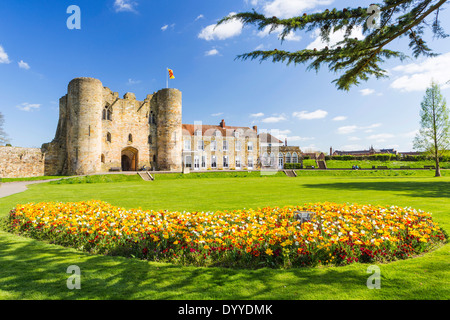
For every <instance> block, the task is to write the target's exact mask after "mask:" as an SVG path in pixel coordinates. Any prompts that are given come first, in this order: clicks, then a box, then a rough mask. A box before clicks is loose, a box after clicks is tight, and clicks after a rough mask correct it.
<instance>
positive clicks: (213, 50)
mask: <svg viewBox="0 0 450 320" xmlns="http://www.w3.org/2000/svg"><path fill="white" fill-rule="evenodd" d="M218 54H219V51H218V50H217V49H211V50H209V51H206V52H205V56H215V55H218Z"/></svg>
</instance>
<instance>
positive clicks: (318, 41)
mask: <svg viewBox="0 0 450 320" xmlns="http://www.w3.org/2000/svg"><path fill="white" fill-rule="evenodd" d="M344 35H345V30H342V29H341V30H338V31H336V32H333V33H331V34H330V42H324V41H323V40H322V38H321V37H320V30H319V29H316V30H315V31H314V32H313V33H312V35H311V37H312V38H315V40H314V41H313V42H311V43H310V44H309V45H308V46H307V47H306V49H308V50H313V49H314V48H315V49H317V50H321V49H324V48H325V47H327V46H328V47H329V48H332V47H334V46H336V45H337V43H338V42H340V41H342V40H344ZM350 38H358V39H360V40H361V39H364V35H363V33H362V27H356V28H353V31H352V33H351V35H350Z"/></svg>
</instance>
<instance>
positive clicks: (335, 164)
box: [327, 160, 450, 169]
mask: <svg viewBox="0 0 450 320" xmlns="http://www.w3.org/2000/svg"><path fill="white" fill-rule="evenodd" d="M354 165H355V166H356V165H357V166H359V167H360V168H363V169H371V168H372V167H373V166H375V167H378V166H386V167H388V168H393V169H395V168H396V169H399V168H400V167H403V166H406V167H410V168H422V169H423V167H424V166H434V165H436V164H435V163H434V161H432V160H427V161H374V160H355V161H344V160H328V161H327V167H328V168H331V169H333V168H337V169H345V168H351V167H352V166H354ZM439 166H440V167H441V168H442V169H450V162H441V163H440V164H439Z"/></svg>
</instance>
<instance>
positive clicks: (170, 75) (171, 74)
mask: <svg viewBox="0 0 450 320" xmlns="http://www.w3.org/2000/svg"><path fill="white" fill-rule="evenodd" d="M167 70H168V71H169V78H170V79H175V76H174V75H173V70H172V69H167Z"/></svg>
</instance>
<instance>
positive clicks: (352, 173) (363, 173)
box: [295, 169, 450, 179]
mask: <svg viewBox="0 0 450 320" xmlns="http://www.w3.org/2000/svg"><path fill="white" fill-rule="evenodd" d="M295 172H296V173H297V175H298V176H301V177H305V176H309V177H320V176H328V177H354V178H356V179H358V178H362V177H434V175H435V170H433V169H429V170H394V169H388V170H296V171H295ZM441 175H442V176H444V177H447V176H450V170H448V169H442V170H441Z"/></svg>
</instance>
